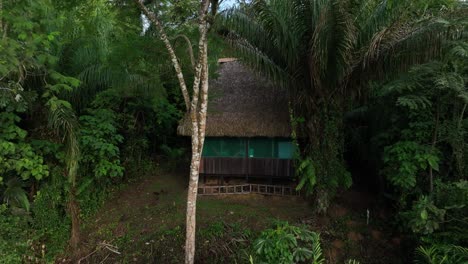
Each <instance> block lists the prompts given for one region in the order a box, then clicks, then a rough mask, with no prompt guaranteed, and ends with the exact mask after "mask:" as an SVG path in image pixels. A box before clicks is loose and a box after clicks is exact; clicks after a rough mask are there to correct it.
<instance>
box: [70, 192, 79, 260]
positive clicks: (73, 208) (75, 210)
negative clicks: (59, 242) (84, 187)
mask: <svg viewBox="0 0 468 264" xmlns="http://www.w3.org/2000/svg"><path fill="white" fill-rule="evenodd" d="M68 210H69V211H70V218H71V236H70V242H69V243H70V247H71V249H72V252H74V254H76V253H77V249H78V246H79V244H80V206H79V204H78V202H77V200H76V188H75V187H72V188H71V190H70V193H69V195H68Z"/></svg>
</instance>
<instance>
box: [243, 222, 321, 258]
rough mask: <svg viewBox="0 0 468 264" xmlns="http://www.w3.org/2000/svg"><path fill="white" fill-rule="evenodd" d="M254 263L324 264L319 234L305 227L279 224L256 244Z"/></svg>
mask: <svg viewBox="0 0 468 264" xmlns="http://www.w3.org/2000/svg"><path fill="white" fill-rule="evenodd" d="M254 249H255V256H254V257H253V258H252V261H253V263H278V264H292V263H314V264H319V263H324V261H325V260H324V259H323V256H322V248H321V246H320V236H319V234H317V233H315V232H312V231H310V230H307V229H306V228H305V227H300V226H293V225H289V224H288V223H287V222H278V223H277V224H276V227H275V228H273V229H267V230H265V231H263V232H262V233H261V234H260V236H259V237H258V238H257V240H255V242H254Z"/></svg>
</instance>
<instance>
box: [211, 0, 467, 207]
mask: <svg viewBox="0 0 468 264" xmlns="http://www.w3.org/2000/svg"><path fill="white" fill-rule="evenodd" d="M418 3H419V2H417V1H416V2H415V1H385V0H382V1H380V0H363V1H353V0H291V1H283V0H257V1H253V3H252V4H251V5H250V6H248V7H244V8H241V9H233V10H229V11H228V12H226V13H225V15H224V16H223V17H222V20H223V23H222V24H223V25H224V28H222V29H220V30H219V31H220V32H222V34H223V35H224V37H225V38H226V39H227V40H228V41H229V43H230V44H231V45H232V46H233V47H234V49H235V50H236V51H237V52H238V54H239V56H240V57H242V58H243V59H244V60H245V62H247V63H248V64H250V65H251V66H252V67H253V68H255V69H256V70H258V71H260V72H262V73H264V74H266V75H267V76H269V77H270V78H271V79H272V80H273V81H274V82H276V83H278V84H280V85H281V86H283V87H285V88H287V89H288V91H289V94H290V100H291V103H292V104H291V105H292V113H293V115H294V116H296V117H297V120H304V122H302V123H301V122H299V129H300V131H298V133H299V135H301V134H302V135H304V136H305V137H306V138H307V144H306V146H305V147H303V148H302V155H303V158H302V159H303V160H305V161H308V162H306V163H302V164H300V165H299V170H298V171H307V172H308V173H307V175H305V177H303V178H302V182H301V184H300V185H301V186H302V185H305V186H308V187H309V188H308V190H309V191H311V190H312V187H314V185H316V184H317V185H318V187H319V188H318V189H317V192H316V193H318V194H319V195H317V197H318V198H323V199H319V200H318V201H319V202H323V203H319V204H321V205H322V206H321V207H322V208H323V209H325V208H326V207H327V200H328V198H327V197H329V194H332V193H333V192H334V190H335V189H336V188H338V187H340V186H349V185H350V184H351V177H350V174H349V173H348V172H347V170H346V168H345V166H344V161H343V157H342V154H343V148H344V140H343V134H344V128H343V124H342V117H343V113H344V111H345V110H346V109H348V108H349V107H350V106H351V105H352V104H353V102H354V100H353V99H355V98H359V97H361V98H362V97H363V96H364V95H365V94H366V92H367V90H366V89H365V88H366V84H367V83H368V81H369V80H372V79H377V80H382V79H386V78H388V77H390V76H391V75H393V74H395V73H398V72H400V71H402V70H405V69H408V68H409V67H410V66H411V65H414V64H418V63H422V62H425V61H427V60H429V59H431V58H434V57H437V56H438V55H439V53H440V43H441V41H442V40H443V39H444V38H447V37H452V36H453V35H457V34H456V30H454V29H452V28H451V27H449V26H447V25H448V24H449V23H447V21H446V20H443V19H441V17H440V16H443V17H445V18H446V19H449V18H453V17H456V16H455V15H456V14H460V13H461V15H463V13H464V12H465V14H466V9H456V10H452V11H448V10H447V11H445V12H443V13H442V12H440V13H439V12H438V13H437V15H438V16H436V15H434V14H433V13H431V12H428V11H427V10H426V11H425V12H422V11H421V10H422V8H420V7H419V6H418V5H417V4H418ZM439 15H440V16H439ZM304 167H308V169H307V170H305V169H304ZM325 187H326V188H325Z"/></svg>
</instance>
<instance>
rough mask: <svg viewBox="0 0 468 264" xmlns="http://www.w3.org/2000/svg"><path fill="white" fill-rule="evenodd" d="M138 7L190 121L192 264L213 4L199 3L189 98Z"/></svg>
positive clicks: (154, 19)
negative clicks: (172, 75)
mask: <svg viewBox="0 0 468 264" xmlns="http://www.w3.org/2000/svg"><path fill="white" fill-rule="evenodd" d="M135 2H136V4H137V5H138V7H139V8H140V9H141V11H142V12H143V14H144V15H145V16H146V17H147V18H148V19H149V21H150V22H151V23H152V24H153V25H154V27H155V28H156V29H157V31H158V34H159V38H160V39H161V40H162V41H163V42H164V45H165V47H166V49H167V51H168V53H169V56H170V58H171V62H172V65H173V66H174V70H175V72H176V74H177V79H178V81H179V86H180V89H181V91H182V95H183V97H184V101H185V106H186V108H187V111H188V113H189V114H190V118H191V121H192V126H191V133H192V135H191V139H192V159H191V163H190V178H189V186H188V194H187V216H186V217H187V220H186V240H185V263H193V262H194V257H195V224H196V219H195V216H196V204H197V190H198V175H199V167H200V159H201V152H202V150H203V143H204V140H205V128H206V110H207V106H208V54H207V53H208V40H207V31H208V27H209V22H208V19H207V16H208V10H209V7H210V5H212V10H214V9H216V6H217V1H210V0H202V1H201V3H200V9H199V11H198V30H199V40H198V59H197V61H196V63H195V76H194V80H193V84H192V93H191V98H190V94H189V91H188V88H187V84H186V80H185V78H184V75H183V73H182V68H181V65H180V64H179V60H178V57H177V55H176V54H175V52H174V47H173V45H172V44H171V42H170V41H169V38H168V36H167V34H166V31H165V28H164V26H163V24H162V23H161V21H160V20H159V18H158V16H157V15H156V14H155V13H154V12H152V11H150V10H149V9H148V8H147V7H146V6H145V5H144V3H142V2H141V1H140V0H135Z"/></svg>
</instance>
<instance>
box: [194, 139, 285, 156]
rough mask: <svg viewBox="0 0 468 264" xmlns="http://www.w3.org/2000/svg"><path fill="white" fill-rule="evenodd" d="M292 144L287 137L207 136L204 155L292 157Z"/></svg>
mask: <svg viewBox="0 0 468 264" xmlns="http://www.w3.org/2000/svg"><path fill="white" fill-rule="evenodd" d="M293 153H294V146H293V144H292V142H291V139H287V138H260V137H259V138H230V137H207V138H206V139H205V145H204V148H203V156H204V157H236V158H242V157H246V156H247V155H248V157H249V158H278V159H292V157H293Z"/></svg>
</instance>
